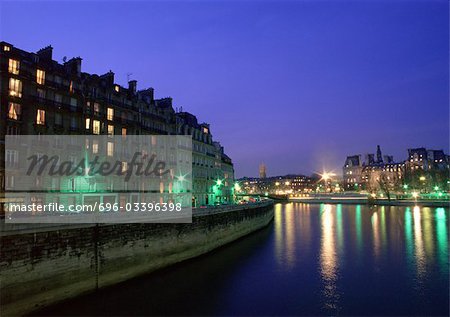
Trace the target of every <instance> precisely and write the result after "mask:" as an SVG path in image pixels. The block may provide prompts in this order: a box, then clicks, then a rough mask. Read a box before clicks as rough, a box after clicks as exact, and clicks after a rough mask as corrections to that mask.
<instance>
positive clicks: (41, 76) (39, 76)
mask: <svg viewBox="0 0 450 317" xmlns="http://www.w3.org/2000/svg"><path fill="white" fill-rule="evenodd" d="M36 82H37V83H38V84H39V85H43V84H44V83H45V71H43V70H42V69H37V70H36Z"/></svg>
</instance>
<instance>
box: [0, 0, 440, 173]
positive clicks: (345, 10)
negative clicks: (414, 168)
mask: <svg viewBox="0 0 450 317" xmlns="http://www.w3.org/2000/svg"><path fill="white" fill-rule="evenodd" d="M324 3H326V5H324ZM28 5H29V8H30V9H29V10H27V11H23V9H22V8H23V7H22V6H21V4H20V3H18V4H16V3H12V2H2V3H1V7H0V8H1V17H2V19H1V20H2V22H1V25H0V26H1V30H2V33H1V37H2V40H5V41H7V42H11V43H13V44H14V45H17V46H18V47H22V48H24V49H27V50H31V51H36V50H37V49H38V48H41V47H44V46H46V45H48V44H51V45H52V46H53V47H54V49H55V51H54V55H55V59H56V60H58V61H61V60H62V58H63V57H64V56H67V57H68V58H71V57H73V56H72V55H74V56H78V55H79V56H80V57H82V58H83V68H84V69H85V71H87V72H93V73H98V74H103V73H105V72H107V71H108V70H109V69H111V70H112V71H113V72H115V74H116V78H117V83H118V84H121V85H124V86H126V81H127V74H128V73H132V75H131V79H135V80H137V81H138V89H142V88H147V87H150V86H151V87H153V88H155V90H156V91H157V92H158V95H157V97H158V98H162V97H166V96H169V95H170V96H171V97H173V99H174V106H175V107H181V106H182V107H183V110H186V111H189V112H193V113H195V114H197V115H198V118H199V121H200V122H203V121H204V122H208V123H211V125H212V127H213V128H212V134H213V135H214V136H215V137H216V138H219V139H220V140H221V141H222V144H223V145H224V146H225V147H226V148H227V150H228V153H229V154H230V157H232V158H233V161H234V163H235V169H236V177H237V178H239V177H242V176H257V175H258V165H259V164H260V163H261V162H264V163H265V164H266V165H267V174H268V175H269V176H271V175H283V174H289V173H302V174H305V175H310V174H311V173H314V172H321V171H322V170H323V169H329V170H336V171H340V170H341V168H342V165H343V163H344V160H345V157H346V156H347V155H352V154H357V153H362V154H363V153H366V152H373V148H374V146H375V145H376V144H380V145H381V146H382V148H383V150H384V151H385V152H386V153H391V154H393V155H394V160H403V159H404V158H405V157H406V154H405V152H406V149H407V148H415V147H421V146H423V147H426V148H434V149H443V150H444V151H445V152H446V153H448V27H445V25H446V24H447V23H448V3H447V2H444V1H436V2H433V3H431V4H430V3H426V2H414V3H412V2H407V3H389V2H377V3H366V2H365V3H357V2H356V3H352V5H351V6H349V5H348V4H346V3H343V2H339V3H331V2H323V3H322V4H321V3H311V2H300V3H291V2H289V3H281V4H280V3H265V5H264V6H263V5H261V3H258V2H250V3H248V2H233V3H226V4H225V3H222V2H218V3H217V2H215V3H214V4H209V3H204V2H189V4H186V3H173V2H171V3H170V5H168V4H164V3H159V2H146V3H141V2H139V5H136V4H135V3H131V4H129V3H112V4H111V3H101V2H99V3H89V2H86V3H83V2H79V3H77V6H73V3H71V2H68V3H57V4H55V3H52V2H44V3H29V4H28ZM19 10H20V14H21V15H23V16H24V19H23V21H24V22H23V23H20V24H15V23H14V21H13V19H14V17H15V16H17V14H16V13H18V12H19ZM124 10H126V12H127V13H128V14H127V17H124V16H123V15H122V12H124ZM15 12H16V13H15ZM99 12H102V13H101V14H100V13H99ZM50 16H52V19H46V18H45V17H50ZM149 17H151V19H149ZM381 18H382V19H381ZM37 20H39V27H38V28H35V27H34V28H33V32H32V33H31V32H29V30H30V27H32V26H33V25H36V23H37ZM55 25H59V26H61V27H54V26H55ZM94 25H95V26H96V28H93V26H94ZM99 26H100V27H99ZM443 26H444V27H443ZM105 28H109V29H110V31H109V32H105ZM68 34H70V36H68ZM6 35H7V36H6ZM355 39H356V40H355ZM130 48H132V49H130ZM70 54H72V55H70ZM122 58H123V59H124V61H123V62H119V60H120V59H122ZM362 105H363V106H362ZM218 113H220V115H218ZM249 122H253V123H252V124H251V125H250V124H249ZM267 148H271V149H272V150H271V151H267Z"/></svg>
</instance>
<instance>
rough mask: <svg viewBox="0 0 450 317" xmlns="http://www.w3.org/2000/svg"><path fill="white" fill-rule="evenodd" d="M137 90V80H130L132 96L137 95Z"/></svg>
mask: <svg viewBox="0 0 450 317" xmlns="http://www.w3.org/2000/svg"><path fill="white" fill-rule="evenodd" d="M136 88H137V81H136V80H130V81H129V82H128V90H129V91H130V92H131V94H133V95H135V94H136Z"/></svg>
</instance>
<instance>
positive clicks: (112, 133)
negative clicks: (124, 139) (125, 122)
mask: <svg viewBox="0 0 450 317" xmlns="http://www.w3.org/2000/svg"><path fill="white" fill-rule="evenodd" d="M108 135H114V126H113V125H111V124H108Z"/></svg>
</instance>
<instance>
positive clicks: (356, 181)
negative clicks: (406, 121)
mask: <svg viewBox="0 0 450 317" xmlns="http://www.w3.org/2000/svg"><path fill="white" fill-rule="evenodd" d="M449 162H450V161H449V156H448V155H446V154H445V153H444V151H442V150H427V149H425V148H415V149H408V159H407V160H405V161H402V162H394V160H393V157H392V156H388V155H385V156H382V154H381V149H380V147H379V146H378V147H377V154H376V155H374V154H367V155H366V157H365V160H364V161H362V160H361V155H352V156H348V157H347V158H346V160H345V164H344V167H343V174H344V188H345V189H346V190H361V189H363V190H368V191H372V192H375V191H377V190H379V189H380V187H383V186H384V187H385V188H387V189H389V190H398V189H400V188H402V186H403V188H404V189H407V188H408V186H410V187H412V188H416V189H421V191H423V192H429V191H430V189H431V188H435V187H436V188H446V187H447V185H443V184H447V179H448V171H449V170H450V169H449Z"/></svg>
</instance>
